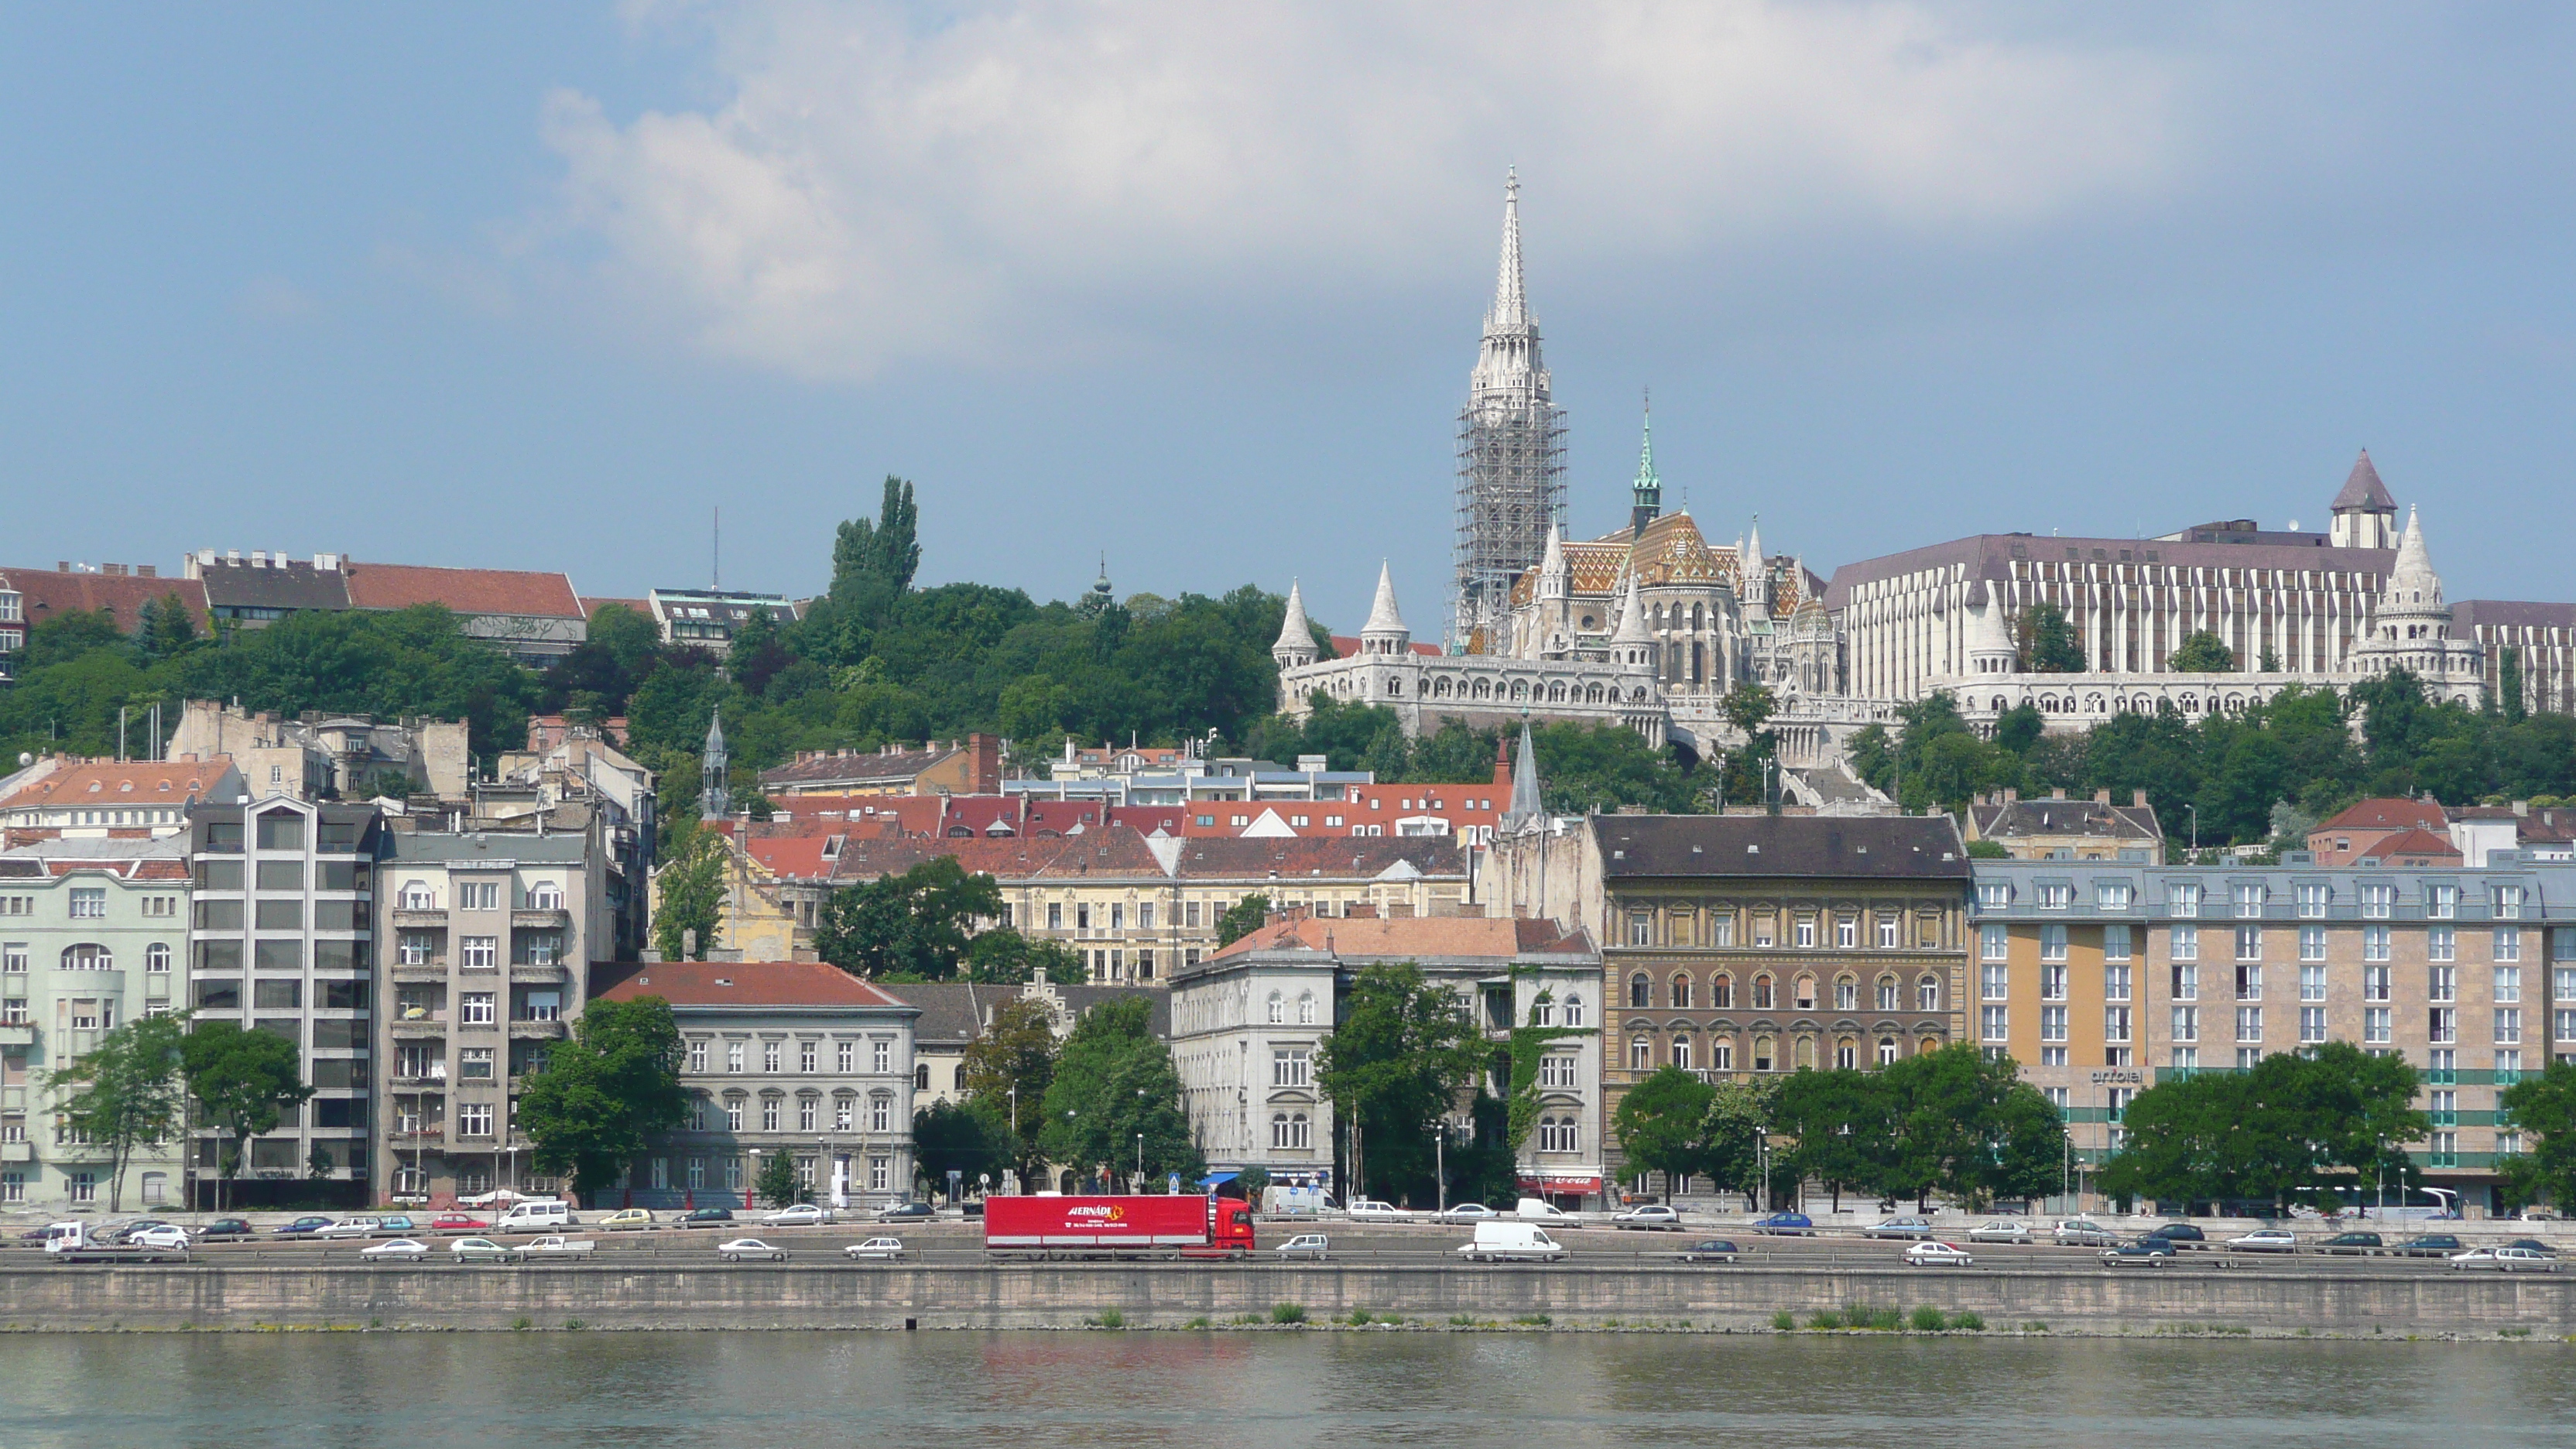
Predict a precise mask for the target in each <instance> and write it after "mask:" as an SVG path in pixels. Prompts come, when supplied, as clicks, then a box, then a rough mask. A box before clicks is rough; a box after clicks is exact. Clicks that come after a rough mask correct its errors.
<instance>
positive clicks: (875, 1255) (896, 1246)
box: [841, 1238, 903, 1263]
mask: <svg viewBox="0 0 2576 1449" xmlns="http://www.w3.org/2000/svg"><path fill="white" fill-rule="evenodd" d="M841 1251H842V1252H843V1253H844V1254H847V1255H848V1256H850V1257H853V1258H860V1259H868V1260H873V1261H875V1262H879V1263H900V1262H902V1261H903V1239H901V1238H870V1239H868V1240H867V1241H866V1242H864V1243H852V1244H850V1245H849V1246H848V1247H846V1248H843V1249H842V1250H841Z"/></svg>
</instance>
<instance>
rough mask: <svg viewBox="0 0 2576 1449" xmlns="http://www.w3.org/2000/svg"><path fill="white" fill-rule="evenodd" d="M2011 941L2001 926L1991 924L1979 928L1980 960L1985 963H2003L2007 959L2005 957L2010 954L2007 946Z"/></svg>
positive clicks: (1978, 951)
mask: <svg viewBox="0 0 2576 1449" xmlns="http://www.w3.org/2000/svg"><path fill="white" fill-rule="evenodd" d="M2009 940H2010V938H2009V937H2008V936H2006V935H2005V933H2004V927H2003V926H2001V925H2000V924H1994V923H1989V924H1986V925H1983V926H1979V927H1978V928H1977V956H1978V959H1980V960H1984V961H2001V960H2003V959H2005V957H2006V956H2008V955H2009V954H2010V948H2009V945H2008V944H2007V943H2008V942H2009Z"/></svg>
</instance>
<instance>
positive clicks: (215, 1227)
mask: <svg viewBox="0 0 2576 1449" xmlns="http://www.w3.org/2000/svg"><path fill="white" fill-rule="evenodd" d="M253 1236H256V1230H255V1229H254V1228H252V1227H251V1225H250V1219H248V1218H217V1219H215V1220H214V1221H213V1222H211V1223H208V1224H206V1225H205V1226H204V1227H202V1228H199V1229H198V1230H197V1241H198V1242H201V1243H220V1242H223V1241H225V1240H226V1239H229V1238H248V1237H253Z"/></svg>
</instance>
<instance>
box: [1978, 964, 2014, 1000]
mask: <svg viewBox="0 0 2576 1449" xmlns="http://www.w3.org/2000/svg"><path fill="white" fill-rule="evenodd" d="M1977 995H1978V996H1979V997H1980V998H1982V999H1984V1000H1987V1001H2002V1000H2004V999H2005V998H2006V997H2007V996H2008V995H2010V992H2009V991H2008V990H2007V989H2006V980H2005V975H2004V968H2003V967H2002V966H1999V965H1994V964H1991V963H1989V964H1988V965H1986V966H1985V967H1983V968H1981V969H1980V970H1979V972H1978V977H1977Z"/></svg>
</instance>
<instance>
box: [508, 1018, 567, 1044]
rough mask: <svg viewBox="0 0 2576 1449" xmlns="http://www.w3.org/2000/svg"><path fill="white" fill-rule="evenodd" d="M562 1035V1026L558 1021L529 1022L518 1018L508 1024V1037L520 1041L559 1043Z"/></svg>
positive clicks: (562, 1037)
mask: <svg viewBox="0 0 2576 1449" xmlns="http://www.w3.org/2000/svg"><path fill="white" fill-rule="evenodd" d="M564 1034H565V1033H564V1024H563V1022H562V1021H560V1020H556V1021H529V1020H526V1019H525V1018H520V1019H515V1020H513V1021H512V1022H511V1023H510V1035H511V1036H512V1037H514V1038H516V1039H518V1040H520V1041H561V1040H563V1039H564Z"/></svg>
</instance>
